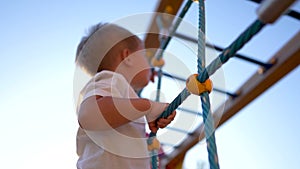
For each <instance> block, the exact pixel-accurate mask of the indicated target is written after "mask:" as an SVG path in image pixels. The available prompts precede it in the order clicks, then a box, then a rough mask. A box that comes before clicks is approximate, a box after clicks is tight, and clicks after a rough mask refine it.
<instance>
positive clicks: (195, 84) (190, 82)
mask: <svg viewBox="0 0 300 169" xmlns="http://www.w3.org/2000/svg"><path fill="white" fill-rule="evenodd" d="M197 77H198V74H193V75H191V76H190V77H189V78H188V79H187V81H186V88H187V90H188V91H189V92H190V93H192V94H195V95H200V94H201V93H203V92H209V93H210V92H211V91H212V88H213V84H212V81H211V80H210V79H207V80H206V81H205V82H204V83H201V82H199V81H198V79H197Z"/></svg>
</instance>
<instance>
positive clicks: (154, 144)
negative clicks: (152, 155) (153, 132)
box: [147, 137, 160, 151]
mask: <svg viewBox="0 0 300 169" xmlns="http://www.w3.org/2000/svg"><path fill="white" fill-rule="evenodd" d="M147 143H148V150H149V151H152V150H159V148H160V143H159V141H158V139H157V138H156V137H149V138H148V140H147Z"/></svg>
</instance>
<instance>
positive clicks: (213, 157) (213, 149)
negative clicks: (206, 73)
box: [197, 0, 220, 169]
mask: <svg viewBox="0 0 300 169" xmlns="http://www.w3.org/2000/svg"><path fill="white" fill-rule="evenodd" d="M198 30H199V32H198V55H197V63H198V65H197V68H198V76H199V75H200V74H201V73H202V71H203V69H205V6H204V0H201V1H199V22H198ZM200 99H201V103H202V111H203V113H202V114H203V116H202V117H203V122H204V133H205V138H206V145H207V152H208V161H209V164H210V165H209V166H210V169H219V168H220V167H219V161H218V153H217V145H216V141H215V134H214V131H215V125H214V120H213V118H212V114H211V111H210V101H209V100H210V99H209V95H208V92H204V93H202V94H201V95H200Z"/></svg>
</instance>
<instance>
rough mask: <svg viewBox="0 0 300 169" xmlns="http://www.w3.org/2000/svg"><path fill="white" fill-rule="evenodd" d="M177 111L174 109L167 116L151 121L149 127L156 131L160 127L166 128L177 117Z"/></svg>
mask: <svg viewBox="0 0 300 169" xmlns="http://www.w3.org/2000/svg"><path fill="white" fill-rule="evenodd" d="M175 116H176V111H173V112H172V113H171V114H170V115H169V116H168V117H167V118H160V119H158V120H155V121H152V122H149V123H148V125H149V129H150V130H151V131H152V132H153V133H156V132H157V130H158V129H159V128H165V127H166V126H167V125H169V124H170V123H171V122H172V121H173V120H174V118H175Z"/></svg>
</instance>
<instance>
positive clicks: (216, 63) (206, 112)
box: [149, 1, 265, 169]
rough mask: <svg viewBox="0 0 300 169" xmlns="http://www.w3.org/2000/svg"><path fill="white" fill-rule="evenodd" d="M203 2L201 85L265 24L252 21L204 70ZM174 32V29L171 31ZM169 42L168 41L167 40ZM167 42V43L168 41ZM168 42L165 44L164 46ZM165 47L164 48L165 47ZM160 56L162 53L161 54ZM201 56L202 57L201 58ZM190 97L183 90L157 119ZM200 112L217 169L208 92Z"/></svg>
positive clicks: (201, 15)
mask: <svg viewBox="0 0 300 169" xmlns="http://www.w3.org/2000/svg"><path fill="white" fill-rule="evenodd" d="M204 19H205V17H204V2H203V1H200V2H199V34H198V36H199V37H198V38H199V40H198V60H197V63H198V65H197V68H198V75H199V76H198V78H197V79H198V81H200V82H201V83H203V82H204V81H206V80H207V79H208V78H209V76H211V75H212V74H214V73H215V72H216V71H217V70H218V69H219V68H220V67H221V66H222V65H223V64H224V63H225V62H227V61H228V60H229V59H230V58H231V57H233V56H234V55H235V54H236V52H237V51H238V50H240V49H241V48H242V47H243V46H244V45H245V44H246V43H247V42H248V41H249V40H251V39H252V37H253V36H254V35H256V34H257V33H258V32H259V31H260V30H261V29H262V28H263V27H264V26H265V24H264V23H263V22H261V21H260V20H256V21H254V22H253V23H252V24H251V25H250V26H249V27H248V28H247V29H246V30H245V31H244V32H243V33H242V34H240V36H239V37H238V38H237V39H236V40H235V41H233V42H232V43H231V44H230V45H229V46H228V47H227V48H225V49H224V50H223V52H222V53H221V54H220V55H219V56H218V57H217V58H216V59H214V60H213V61H212V62H211V63H210V64H209V65H208V66H207V67H206V68H205V36H204V32H205V26H203V25H202V24H203V23H204ZM173 30H174V32H175V29H173ZM169 40H170V39H169ZM169 40H168V41H169ZM167 44H168V42H167V43H166V45H167ZM165 47H166V46H165ZM161 54H162V53H161ZM201 56H202V57H201ZM189 95H190V92H189V91H188V90H187V89H186V88H184V89H183V91H182V92H180V93H179V94H178V96H177V97H176V98H175V99H174V100H173V101H172V102H171V103H170V104H169V106H168V107H167V108H166V110H165V111H164V112H163V113H162V114H161V115H160V117H159V118H162V117H167V116H169V115H170V114H171V113H172V112H173V111H174V110H176V109H177V108H178V107H179V105H180V104H182V102H183V101H184V100H185V99H186V98H187V97H188V96H189ZM200 98H201V102H202V110H203V122H204V124H205V125H204V132H205V136H206V142H207V151H208V154H209V157H208V158H209V162H210V168H211V169H219V163H218V156H217V147H216V144H215V134H214V133H215V132H214V121H213V117H212V114H211V110H210V101H209V96H208V92H204V93H202V94H201V97H200ZM155 136H156V133H152V132H151V133H150V136H149V142H151V140H152V139H151V138H152V137H155ZM152 167H153V169H157V168H156V167H157V157H155V159H154V156H152Z"/></svg>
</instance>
